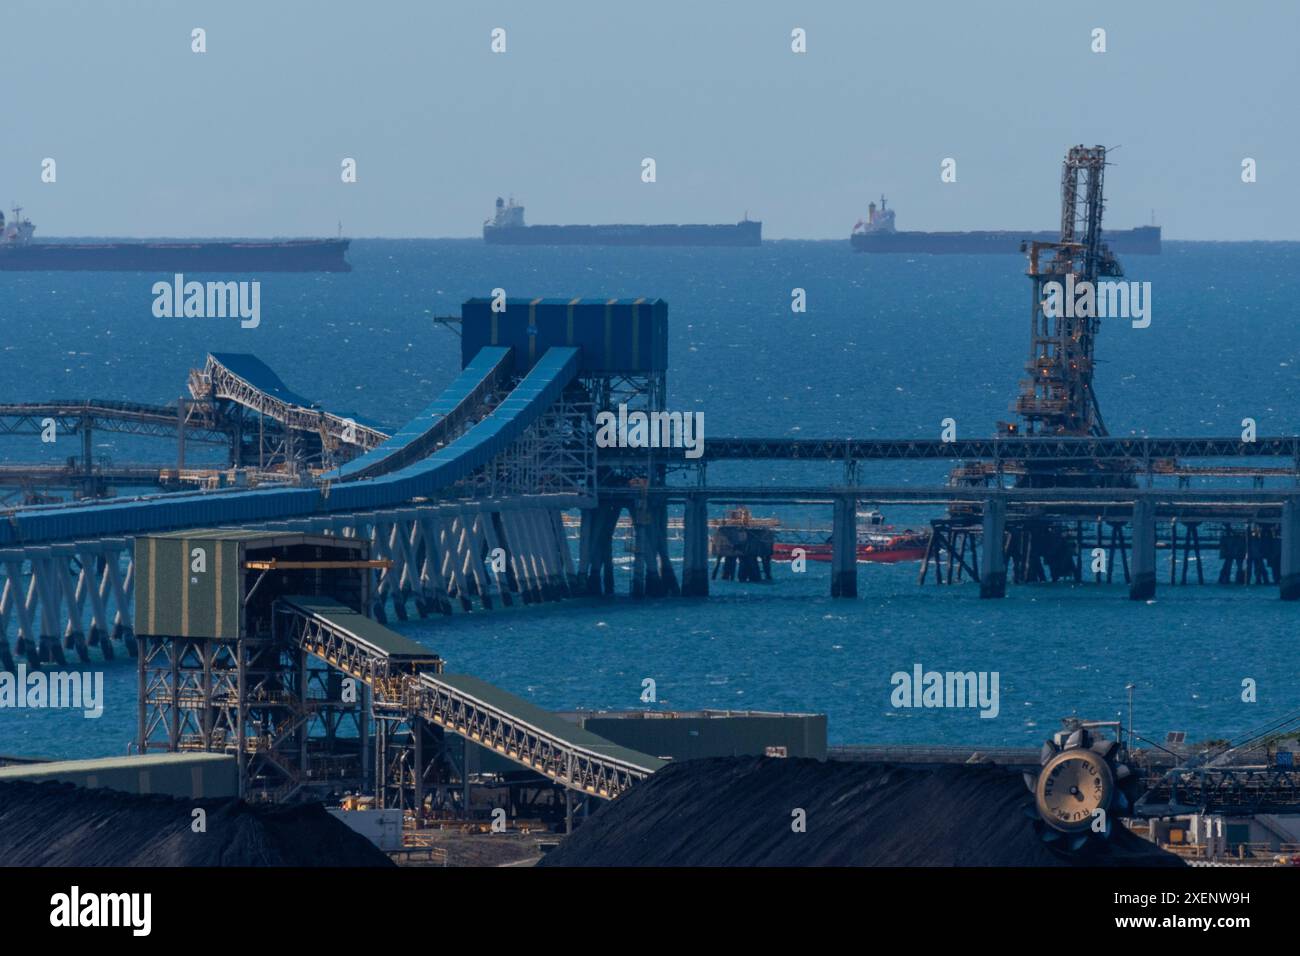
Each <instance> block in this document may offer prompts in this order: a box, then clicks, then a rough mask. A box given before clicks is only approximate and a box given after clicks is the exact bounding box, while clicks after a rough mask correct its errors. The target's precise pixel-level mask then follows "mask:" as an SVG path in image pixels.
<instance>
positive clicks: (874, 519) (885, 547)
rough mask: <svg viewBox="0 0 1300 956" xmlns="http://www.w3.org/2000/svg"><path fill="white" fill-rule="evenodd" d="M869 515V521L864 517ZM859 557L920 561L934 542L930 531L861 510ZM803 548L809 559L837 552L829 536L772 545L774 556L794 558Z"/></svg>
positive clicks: (877, 560) (825, 558)
mask: <svg viewBox="0 0 1300 956" xmlns="http://www.w3.org/2000/svg"><path fill="white" fill-rule="evenodd" d="M864 518H865V519H866V520H865V522H864V521H863V519H864ZM858 519H859V527H858V560H859V561H870V562H875V563H882V564H897V563H900V562H903V561H920V560H921V559H922V558H924V557H925V552H926V549H927V548H928V547H929V544H930V534H929V532H927V531H913V530H908V529H903V530H896V529H895V528H894V527H893V526H892V525H886V524H885V523H884V516H883V515H881V513H880V512H879V511H871V512H867V513H866V514H859V515H858ZM796 548H797V549H800V550H802V551H803V556H804V557H805V558H806V559H807V560H809V561H830V560H831V557H832V555H833V554H834V549H833V548H832V547H831V543H830V541H829V540H826V541H817V542H799V541H777V542H775V543H774V544H773V546H772V560H774V561H791V560H793V559H794V557H795V555H794V552H795V549H796Z"/></svg>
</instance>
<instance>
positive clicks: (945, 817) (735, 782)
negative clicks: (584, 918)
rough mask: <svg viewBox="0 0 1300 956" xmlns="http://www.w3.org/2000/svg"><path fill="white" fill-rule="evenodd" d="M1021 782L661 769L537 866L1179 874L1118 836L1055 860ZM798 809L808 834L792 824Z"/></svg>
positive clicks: (881, 772) (799, 768)
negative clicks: (1069, 869) (1122, 869)
mask: <svg viewBox="0 0 1300 956" xmlns="http://www.w3.org/2000/svg"><path fill="white" fill-rule="evenodd" d="M1029 802H1030V794H1029V791H1028V790H1027V789H1026V788H1025V785H1024V781H1023V779H1022V777H1021V775H1020V773H1018V772H1013V771H1010V770H1007V769H1005V768H1002V767H996V766H992V765H989V764H966V765H953V766H947V767H943V768H938V769H925V768H914V767H902V766H897V765H888V764H873V763H857V762H849V761H845V762H840V761H818V760H792V759H781V758H769V757H720V758H712V759H708V760H691V761H685V762H683V763H675V764H669V765H668V766H667V767H665V768H664V769H663V770H660V771H659V772H658V773H656V774H655V775H654V776H653V777H651V778H650V779H649V780H648V781H646V782H645V783H642V784H638V785H637V786H636V787H634V788H632V790H631V791H630V792H629V793H628V794H626V795H625V796H623V797H620V798H619V799H618V800H616V801H614V802H613V803H610V804H607V805H605V806H604V807H602V808H601V810H600V811H599V812H597V813H596V814H594V815H593V816H592V818H591V819H590V820H589V821H587V822H586V823H585V824H584V825H583V826H582V827H581V828H580V829H578V830H577V831H576V832H575V833H574V834H573V835H572V836H570V837H568V838H567V839H565V841H564V842H563V843H561V844H560V846H559V847H558V848H556V849H555V850H553V851H552V852H551V853H550V854H548V855H547V856H545V857H543V858H542V860H541V863H540V864H539V865H541V866H1077V865H1091V866H1181V865H1183V864H1182V861H1181V860H1179V859H1178V858H1177V857H1176V856H1174V855H1173V854H1170V853H1166V852H1165V851H1163V850H1160V849H1159V848H1157V847H1155V846H1153V845H1152V844H1150V843H1148V842H1147V841H1146V840H1143V839H1142V838H1141V837H1138V836H1135V835H1134V834H1132V833H1130V832H1129V831H1128V830H1127V829H1125V828H1124V827H1122V826H1119V825H1117V826H1116V829H1115V832H1114V835H1113V837H1112V839H1111V840H1110V841H1109V843H1108V845H1107V846H1106V847H1105V848H1104V849H1102V850H1100V851H1099V852H1097V853H1094V854H1091V855H1090V856H1088V857H1084V858H1069V857H1065V856H1062V855H1058V854H1057V853H1055V852H1054V851H1053V850H1051V849H1050V848H1049V847H1048V846H1046V845H1045V844H1044V843H1043V842H1042V841H1041V840H1040V839H1039V838H1038V836H1037V835H1036V834H1035V832H1034V823H1033V821H1032V820H1031V819H1030V818H1029V817H1027V816H1026V815H1025V813H1024V807H1026V806H1027V805H1029ZM798 810H802V811H803V816H804V820H805V823H806V830H805V832H802V833H800V832H795V830H794V828H793V826H792V824H794V823H795V822H796V820H797V819H798V815H797V814H796V811H798Z"/></svg>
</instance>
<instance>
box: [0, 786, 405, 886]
mask: <svg viewBox="0 0 1300 956" xmlns="http://www.w3.org/2000/svg"><path fill="white" fill-rule="evenodd" d="M196 808H202V809H203V810H204V811H205V813H206V815H207V819H206V832H203V833H195V832H194V831H193V829H192V828H191V827H192V824H193V822H194V816H193V811H194V810H195V809H196ZM0 861H3V862H4V865H5V866H392V865H393V863H392V861H391V860H389V859H388V857H387V856H386V855H385V854H384V853H382V852H381V851H380V850H379V848H378V847H376V846H375V845H374V844H373V843H371V842H370V841H369V840H367V839H366V838H365V837H363V836H361V835H360V834H358V833H354V832H353V831H352V830H350V829H349V828H348V827H347V826H346V825H345V824H343V823H341V822H340V821H338V820H336V819H334V818H333V817H332V816H330V815H329V814H328V813H327V812H326V811H325V809H324V808H323V807H321V806H320V805H319V804H297V805H291V806H269V805H268V806H261V805H258V806H254V805H252V804H247V803H244V802H242V801H240V800H231V799H226V800H178V799H175V798H172V797H167V796H138V795H136V794H130V793H122V792H120V791H117V790H88V789H85V788H82V787H74V786H72V785H70V784H62V783H28V782H25V781H15V782H12V783H3V784H0Z"/></svg>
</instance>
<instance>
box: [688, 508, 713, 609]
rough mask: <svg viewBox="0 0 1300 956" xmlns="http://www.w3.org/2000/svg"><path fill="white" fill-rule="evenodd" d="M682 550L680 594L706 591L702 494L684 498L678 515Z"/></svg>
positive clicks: (705, 510)
mask: <svg viewBox="0 0 1300 956" xmlns="http://www.w3.org/2000/svg"><path fill="white" fill-rule="evenodd" d="M682 523H683V524H684V525H685V528H684V532H685V535H686V553H685V556H684V558H683V560H682V596H683V597H708V595H709V501H708V499H707V498H705V497H704V496H703V495H692V496H691V497H690V498H688V499H687V500H686V511H685V514H684V516H683V519H682Z"/></svg>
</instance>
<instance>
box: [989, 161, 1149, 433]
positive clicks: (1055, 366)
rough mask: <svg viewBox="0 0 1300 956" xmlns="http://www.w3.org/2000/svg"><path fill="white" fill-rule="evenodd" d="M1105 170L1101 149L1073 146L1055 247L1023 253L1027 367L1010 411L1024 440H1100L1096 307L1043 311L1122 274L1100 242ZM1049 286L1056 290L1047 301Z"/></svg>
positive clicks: (1028, 247) (1031, 246) (1037, 245)
mask: <svg viewBox="0 0 1300 956" xmlns="http://www.w3.org/2000/svg"><path fill="white" fill-rule="evenodd" d="M1105 168H1106V147H1104V146H1091V147H1089V146H1075V147H1072V148H1071V149H1070V151H1069V152H1068V153H1067V154H1066V157H1065V164H1064V166H1063V167H1062V170H1061V238H1060V240H1059V241H1058V242H1037V241H1034V242H1029V243H1026V244H1025V245H1024V246H1022V250H1024V251H1027V252H1028V253H1029V271H1028V273H1027V275H1028V276H1029V278H1030V281H1031V282H1032V283H1033V287H1034V294H1033V306H1032V317H1031V320H1030V341H1029V361H1028V363H1026V365H1025V371H1026V372H1027V373H1028V376H1029V377H1028V378H1025V379H1023V380H1022V381H1021V390H1020V396H1019V398H1017V400H1016V404H1015V411H1016V413H1017V414H1018V415H1019V416H1020V417H1021V419H1022V420H1023V421H1024V433H1025V434H1030V435H1033V434H1042V435H1079V436H1090V435H1091V436H1102V435H1105V434H1106V425H1105V423H1104V422H1103V420H1102V417H1101V409H1100V408H1099V407H1098V404H1097V396H1096V393H1095V392H1094V391H1093V386H1092V374H1093V347H1094V342H1095V340H1096V337H1097V332H1098V330H1099V328H1100V321H1099V320H1098V319H1097V317H1096V309H1095V303H1094V308H1093V309H1092V310H1091V314H1083V315H1078V314H1073V312H1074V310H1073V308H1070V307H1061V308H1055V307H1048V303H1049V301H1052V302H1054V303H1055V304H1056V305H1059V306H1071V305H1073V303H1072V302H1070V299H1071V298H1072V296H1071V295H1070V294H1069V293H1070V292H1071V291H1072V290H1074V289H1076V288H1078V287H1079V283H1082V282H1088V283H1092V284H1093V286H1094V290H1095V284H1096V282H1097V280H1098V279H1099V278H1104V277H1110V276H1122V275H1123V274H1124V270H1123V269H1122V268H1121V267H1120V264H1119V260H1117V259H1116V258H1115V256H1114V254H1113V253H1112V252H1111V251H1110V250H1109V249H1108V248H1107V247H1106V246H1105V245H1104V244H1103V243H1102V241H1101V236H1102V231H1101V217H1102V211H1103V209H1104V207H1105V200H1104V197H1103V193H1102V180H1103V177H1104V174H1105ZM1049 283H1059V284H1060V290H1062V291H1061V292H1058V293H1057V294H1056V295H1055V296H1054V297H1053V298H1051V299H1050V300H1049V289H1048V288H1047V287H1048V284H1049ZM1084 311H1085V312H1087V311H1088V310H1087V309H1085V310H1084ZM1006 430H1007V431H1009V432H1014V431H1016V430H1017V429H1016V428H1015V427H1014V426H1010V427H1008V428H1007V429H1006Z"/></svg>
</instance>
